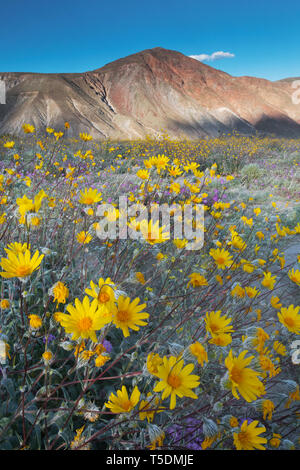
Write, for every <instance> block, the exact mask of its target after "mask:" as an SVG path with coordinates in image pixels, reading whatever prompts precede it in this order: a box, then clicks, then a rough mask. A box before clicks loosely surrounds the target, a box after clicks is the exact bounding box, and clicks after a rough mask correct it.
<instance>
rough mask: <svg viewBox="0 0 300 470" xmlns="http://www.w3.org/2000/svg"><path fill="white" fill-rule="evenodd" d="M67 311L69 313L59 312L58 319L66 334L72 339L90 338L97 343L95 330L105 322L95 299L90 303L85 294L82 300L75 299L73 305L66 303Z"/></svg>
mask: <svg viewBox="0 0 300 470" xmlns="http://www.w3.org/2000/svg"><path fill="white" fill-rule="evenodd" d="M67 311H68V312H69V313H70V315H68V314H66V313H61V314H60V315H59V318H58V321H59V323H60V324H61V325H62V326H63V327H64V328H65V330H66V332H67V333H68V334H72V335H73V336H72V339H73V340H77V339H78V338H82V339H87V338H90V339H91V340H92V341H93V342H94V343H97V336H96V331H97V330H100V329H101V328H103V326H104V325H105V324H106V323H105V321H104V320H103V318H102V316H101V312H100V311H99V306H98V302H97V300H96V299H94V300H93V301H92V302H91V303H90V300H89V298H88V296H87V295H86V296H85V297H84V299H83V301H82V302H80V300H79V299H75V307H73V305H68V306H67Z"/></svg>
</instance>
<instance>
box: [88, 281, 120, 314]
mask: <svg viewBox="0 0 300 470" xmlns="http://www.w3.org/2000/svg"><path fill="white" fill-rule="evenodd" d="M90 286H91V288H90V289H89V288H87V289H85V293H86V294H88V295H90V296H91V297H93V298H94V299H97V301H98V304H99V308H100V310H101V312H102V314H104V315H110V321H111V316H112V313H113V312H114V311H115V309H116V308H115V292H114V287H115V284H114V283H113V282H112V280H111V279H110V278H109V277H108V278H106V279H103V278H102V277H101V278H100V279H99V281H98V285H97V284H95V283H94V282H93V281H91V282H90Z"/></svg>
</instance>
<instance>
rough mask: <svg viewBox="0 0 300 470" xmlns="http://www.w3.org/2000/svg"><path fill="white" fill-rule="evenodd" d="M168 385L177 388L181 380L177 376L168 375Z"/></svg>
mask: <svg viewBox="0 0 300 470" xmlns="http://www.w3.org/2000/svg"><path fill="white" fill-rule="evenodd" d="M168 384H169V385H171V387H173V388H178V387H180V385H181V379H180V377H178V375H172V374H170V375H169V377H168Z"/></svg>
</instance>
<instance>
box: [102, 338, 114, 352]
mask: <svg viewBox="0 0 300 470" xmlns="http://www.w3.org/2000/svg"><path fill="white" fill-rule="evenodd" d="M102 345H103V346H104V348H105V349H106V351H107V352H108V353H110V352H111V351H112V344H111V342H110V341H108V340H107V339H104V340H103V341H102Z"/></svg>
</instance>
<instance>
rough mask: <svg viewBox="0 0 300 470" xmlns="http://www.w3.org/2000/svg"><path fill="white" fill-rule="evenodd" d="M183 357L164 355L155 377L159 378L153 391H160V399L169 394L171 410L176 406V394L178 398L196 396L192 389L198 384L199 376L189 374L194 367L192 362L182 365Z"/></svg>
mask: <svg viewBox="0 0 300 470" xmlns="http://www.w3.org/2000/svg"><path fill="white" fill-rule="evenodd" d="M183 364H184V361H183V359H181V360H178V359H177V357H175V356H171V357H170V358H167V357H166V356H164V358H163V364H162V365H160V366H158V373H157V377H158V378H159V379H160V382H158V383H157V384H156V385H155V387H154V389H153V391H154V392H161V391H163V393H162V397H161V398H162V400H164V399H165V398H168V397H169V396H170V395H171V400H170V409H171V410H173V409H174V408H175V406H176V396H177V395H178V396H179V397H180V398H182V397H189V398H198V397H197V395H196V394H195V393H194V392H193V391H192V388H196V387H198V385H199V380H200V378H199V377H198V375H191V372H192V370H193V369H194V364H188V365H186V366H185V367H183Z"/></svg>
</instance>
